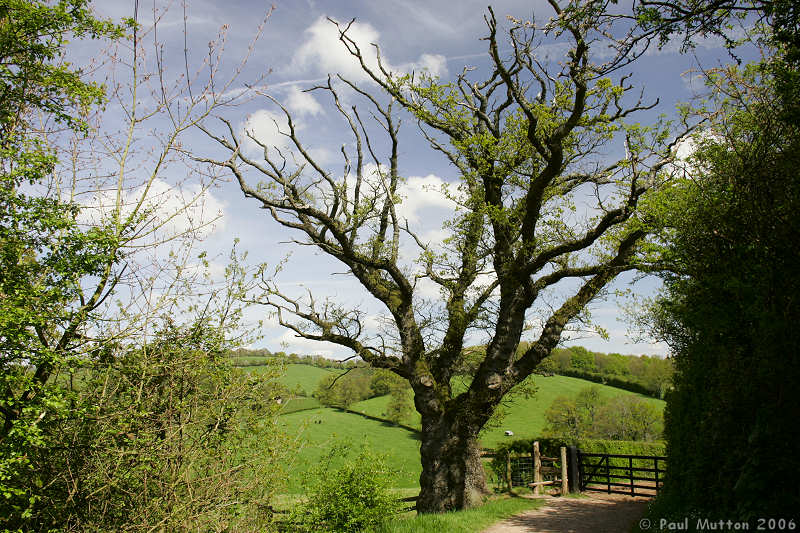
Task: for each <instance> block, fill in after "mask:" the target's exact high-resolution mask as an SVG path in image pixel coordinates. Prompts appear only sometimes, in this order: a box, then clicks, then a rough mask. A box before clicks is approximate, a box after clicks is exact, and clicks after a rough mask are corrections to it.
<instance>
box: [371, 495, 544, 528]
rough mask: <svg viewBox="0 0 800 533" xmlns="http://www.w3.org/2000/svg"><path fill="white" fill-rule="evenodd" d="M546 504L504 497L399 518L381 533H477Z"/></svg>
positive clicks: (388, 524) (538, 501)
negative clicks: (472, 506) (469, 506)
mask: <svg viewBox="0 0 800 533" xmlns="http://www.w3.org/2000/svg"><path fill="white" fill-rule="evenodd" d="M542 504H543V502H542V501H541V500H531V499H528V498H509V497H500V498H496V499H492V500H489V501H488V502H486V503H485V504H484V505H482V506H480V507H476V508H475V509H469V510H466V511H456V512H452V513H443V514H426V515H417V516H413V517H411V518H398V519H397V520H393V521H391V522H389V523H387V524H386V525H384V526H383V528H382V529H380V533H442V532H444V531H447V533H474V532H475V531H481V530H483V529H485V528H487V527H489V526H491V525H492V524H494V523H495V522H498V521H500V520H503V519H505V518H508V517H509V516H513V515H515V514H518V513H521V512H523V511H527V510H529V509H536V508H538V507H540V506H541V505H542Z"/></svg>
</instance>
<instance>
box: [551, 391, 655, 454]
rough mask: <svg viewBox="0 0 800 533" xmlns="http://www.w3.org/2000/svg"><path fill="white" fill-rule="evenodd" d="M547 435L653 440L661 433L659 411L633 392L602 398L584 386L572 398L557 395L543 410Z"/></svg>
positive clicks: (598, 393)
mask: <svg viewBox="0 0 800 533" xmlns="http://www.w3.org/2000/svg"><path fill="white" fill-rule="evenodd" d="M545 418H546V419H547V427H546V428H545V432H546V434H548V435H560V436H564V437H567V438H569V439H571V440H574V441H577V440H580V439H584V438H587V437H589V438H604V439H613V440H645V441H652V440H655V439H658V438H660V437H661V433H662V431H663V421H662V415H661V411H660V410H659V409H658V408H657V407H656V406H654V405H653V404H652V403H650V402H647V401H645V400H642V399H641V398H638V397H636V396H632V395H625V396H616V397H613V398H603V397H601V395H600V390H599V389H598V388H597V387H587V388H584V389H582V390H581V391H579V392H578V394H577V396H575V397H574V398H570V397H566V396H559V397H558V398H556V399H555V400H554V401H553V403H552V404H551V405H550V407H549V408H548V409H547V411H546V412H545Z"/></svg>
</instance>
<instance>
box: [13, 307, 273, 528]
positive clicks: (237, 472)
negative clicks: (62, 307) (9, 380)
mask: <svg viewBox="0 0 800 533" xmlns="http://www.w3.org/2000/svg"><path fill="white" fill-rule="evenodd" d="M223 346H224V338H223V336H222V333H221V332H220V331H218V330H216V329H214V328H210V327H208V326H207V325H206V324H204V323H196V324H194V325H192V326H189V327H180V326H175V325H173V324H171V323H168V324H167V325H166V327H165V328H164V329H163V330H161V331H160V332H159V333H158V334H157V335H156V338H155V339H153V340H152V341H151V342H149V343H148V344H146V345H144V346H141V347H129V348H127V349H122V348H120V349H119V353H118V354H115V355H113V356H112V357H110V358H109V360H108V361H107V362H105V363H98V364H97V365H95V366H89V367H85V368H82V369H80V372H79V373H76V374H75V375H74V376H72V377H70V378H69V380H68V381H69V382H70V383H73V384H74V385H73V387H72V388H71V396H70V397H69V398H68V399H69V402H68V403H67V404H66V405H65V407H64V410H65V411H66V415H65V416H61V417H49V418H45V419H44V420H42V423H41V424H40V427H41V434H40V435H41V438H40V440H39V442H36V443H34V445H32V446H30V447H29V448H28V460H29V461H30V462H31V464H32V465H33V466H34V467H35V470H34V472H35V476H32V477H31V478H30V479H29V480H28V481H27V485H26V486H24V487H23V488H25V489H26V490H28V491H29V492H30V493H31V494H33V496H35V498H32V505H31V507H30V510H29V512H28V513H27V514H23V515H20V514H18V513H17V514H15V513H13V510H11V511H12V512H9V511H10V510H9V509H7V507H6V505H7V504H6V502H3V501H0V530H2V529H3V528H4V527H5V528H8V529H10V530H17V529H19V530H25V531H29V530H30V531H62V530H70V531H131V530H137V531H143V530H150V529H160V530H166V531H211V530H215V529H217V528H218V527H220V525H221V524H225V527H227V528H230V529H232V530H260V529H263V528H264V527H266V526H267V525H268V524H269V523H270V521H271V516H270V510H269V506H270V502H271V496H272V493H273V491H275V490H276V489H277V488H279V487H280V482H281V480H282V479H284V477H285V476H284V475H283V474H282V473H281V465H282V464H283V454H285V453H287V450H288V446H286V445H284V444H282V439H281V437H280V434H279V433H278V430H277V425H276V422H275V418H276V416H277V411H278V408H279V406H278V405H277V403H276V402H275V401H274V398H275V390H274V389H273V388H272V387H271V384H274V382H275V378H276V377H277V372H274V371H273V372H264V373H260V374H259V375H258V376H253V375H251V374H248V373H245V372H241V371H238V370H235V369H232V368H231V367H230V361H229V359H228V358H227V357H225V356H224V350H223Z"/></svg>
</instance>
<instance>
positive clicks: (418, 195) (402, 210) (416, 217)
mask: <svg viewBox="0 0 800 533" xmlns="http://www.w3.org/2000/svg"><path fill="white" fill-rule="evenodd" d="M446 187H447V183H446V182H445V181H444V180H443V179H442V178H440V177H439V176H436V175H434V174H428V175H427V176H412V177H410V178H408V179H407V180H406V182H405V183H403V185H402V186H401V187H400V188H399V190H398V193H399V195H400V196H401V197H402V202H401V203H400V204H399V205H398V206H397V208H396V209H397V216H398V217H400V218H405V219H407V220H408V222H409V223H411V224H416V223H419V222H420V215H421V212H422V211H423V210H425V209H429V208H436V209H446V210H448V211H449V212H452V210H453V209H454V208H455V207H456V203H455V202H454V201H453V200H452V199H450V198H448V197H447V195H445V193H444V192H443V188H446Z"/></svg>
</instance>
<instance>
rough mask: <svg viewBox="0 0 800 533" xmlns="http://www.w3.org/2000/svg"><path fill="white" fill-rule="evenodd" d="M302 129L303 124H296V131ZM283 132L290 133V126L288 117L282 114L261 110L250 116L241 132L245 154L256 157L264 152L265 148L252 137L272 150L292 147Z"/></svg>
mask: <svg viewBox="0 0 800 533" xmlns="http://www.w3.org/2000/svg"><path fill="white" fill-rule="evenodd" d="M293 121H294V119H293ZM302 128H303V125H302V123H297V122H295V129H302ZM281 132H283V133H288V132H289V124H288V122H287V120H286V116H285V115H284V114H283V113H282V112H280V113H278V112H273V111H270V110H268V109H259V110H258V111H256V112H254V113H252V114H250V115H248V117H247V119H245V121H244V124H243V125H242V132H241V136H242V139H243V141H242V144H243V146H244V151H245V153H247V154H250V155H256V154H259V153H262V152H263V148H261V147H260V146H259V145H258V143H256V142H255V141H254V140H253V139H252V137H255V138H256V139H258V141H259V142H260V143H263V144H265V145H267V146H268V147H270V148H271V147H277V148H278V149H280V150H284V149H286V148H288V147H289V146H291V144H292V142H291V140H289V138H288V137H287V136H286V135H284V134H283V133H281Z"/></svg>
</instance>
